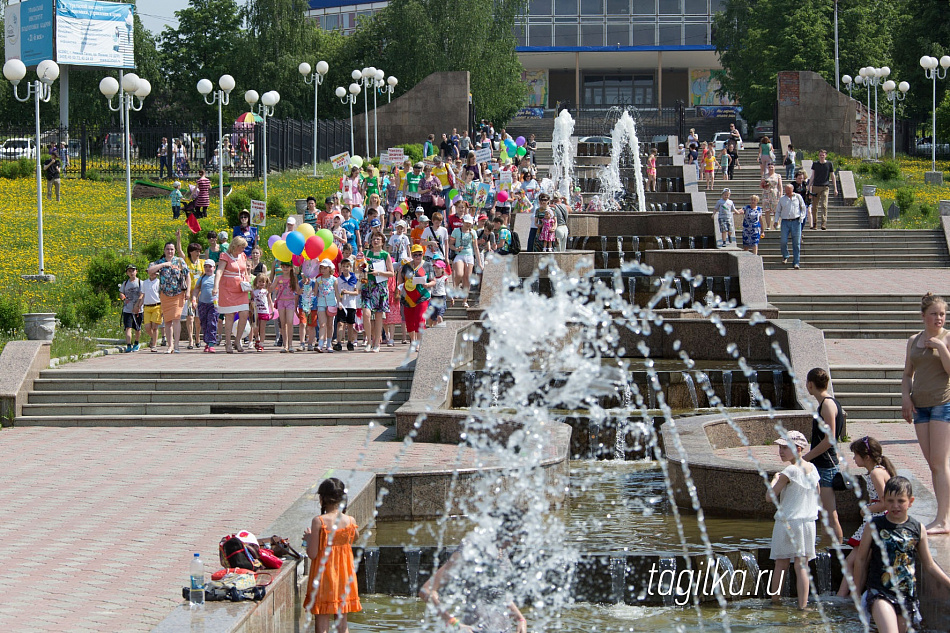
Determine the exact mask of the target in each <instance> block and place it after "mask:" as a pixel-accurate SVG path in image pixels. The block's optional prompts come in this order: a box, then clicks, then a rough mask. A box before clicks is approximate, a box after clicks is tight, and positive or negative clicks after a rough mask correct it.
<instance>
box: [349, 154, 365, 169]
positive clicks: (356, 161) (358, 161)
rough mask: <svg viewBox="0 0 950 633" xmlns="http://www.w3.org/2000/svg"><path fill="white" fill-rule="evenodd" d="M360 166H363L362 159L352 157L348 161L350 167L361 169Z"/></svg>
mask: <svg viewBox="0 0 950 633" xmlns="http://www.w3.org/2000/svg"><path fill="white" fill-rule="evenodd" d="M362 166H363V159H362V158H360V157H359V156H354V157H353V158H351V159H350V167H362Z"/></svg>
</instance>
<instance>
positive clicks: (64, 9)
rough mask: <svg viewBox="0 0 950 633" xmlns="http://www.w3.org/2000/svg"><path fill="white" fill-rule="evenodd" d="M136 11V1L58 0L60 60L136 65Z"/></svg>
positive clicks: (57, 20) (58, 49)
mask: <svg viewBox="0 0 950 633" xmlns="http://www.w3.org/2000/svg"><path fill="white" fill-rule="evenodd" d="M47 1H48V0H47ZM132 11H133V5H131V4H122V3H118V2H95V1H93V0H58V2H57V4H56V61H57V62H58V63H60V64H73V65H76V66H105V67H108V68H135V57H134V54H133V53H134V38H133V36H132V31H133V27H134V26H135V22H134V18H133V17H132Z"/></svg>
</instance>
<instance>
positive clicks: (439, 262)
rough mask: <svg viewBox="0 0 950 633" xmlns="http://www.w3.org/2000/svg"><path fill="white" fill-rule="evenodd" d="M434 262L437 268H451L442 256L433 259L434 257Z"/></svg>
mask: <svg viewBox="0 0 950 633" xmlns="http://www.w3.org/2000/svg"><path fill="white" fill-rule="evenodd" d="M432 264H433V266H435V267H436V268H444V269H445V270H448V269H449V265H448V264H446V263H445V260H444V259H442V258H441V257H440V258H439V259H435V258H433V259H432Z"/></svg>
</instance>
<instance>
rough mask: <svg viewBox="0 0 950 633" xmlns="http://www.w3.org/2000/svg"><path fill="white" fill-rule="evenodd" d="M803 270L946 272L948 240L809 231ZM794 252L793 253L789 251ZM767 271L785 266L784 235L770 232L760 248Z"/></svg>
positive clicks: (904, 233)
mask: <svg viewBox="0 0 950 633" xmlns="http://www.w3.org/2000/svg"><path fill="white" fill-rule="evenodd" d="M802 240H803V243H802V254H801V264H802V267H816V268H817V267H822V268H852V269H854V268H945V267H947V266H950V253H948V251H947V242H946V237H945V236H944V233H943V231H939V230H883V229H881V230H872V229H865V230H860V229H831V230H828V231H821V230H817V231H813V230H811V229H806V230H805V232H804V235H803V237H802ZM789 252H791V251H789ZM759 254H760V255H762V260H763V264H764V265H765V268H766V269H776V268H787V267H790V266H791V260H789V263H788V265H783V264H782V255H781V232H780V231H769V232H768V233H766V235H765V238H764V239H763V240H762V241H761V242H760V244H759Z"/></svg>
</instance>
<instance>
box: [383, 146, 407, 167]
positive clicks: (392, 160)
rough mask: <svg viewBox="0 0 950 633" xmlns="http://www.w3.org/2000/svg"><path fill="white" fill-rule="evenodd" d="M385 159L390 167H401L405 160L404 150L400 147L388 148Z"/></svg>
mask: <svg viewBox="0 0 950 633" xmlns="http://www.w3.org/2000/svg"><path fill="white" fill-rule="evenodd" d="M386 158H387V159H388V160H389V164H390V165H402V161H404V160H406V150H404V149H403V148H401V147H390V148H389V149H387V150H386Z"/></svg>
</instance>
